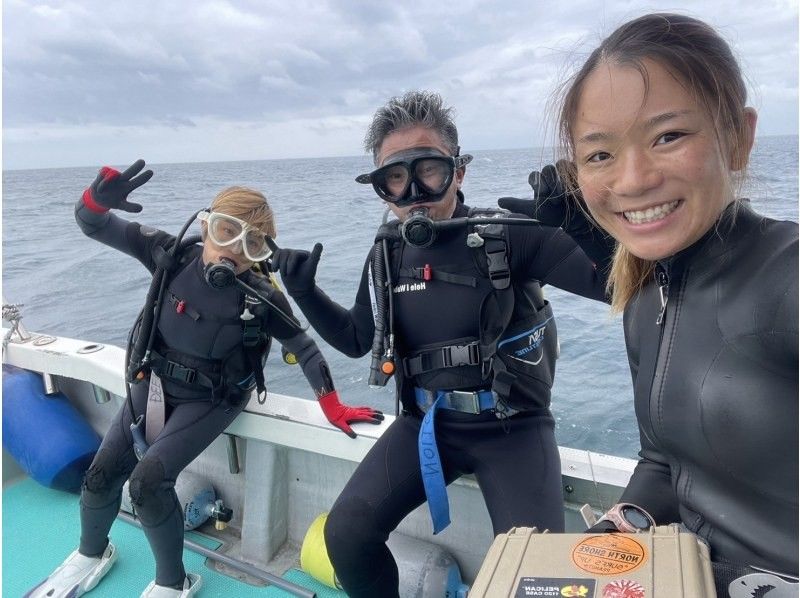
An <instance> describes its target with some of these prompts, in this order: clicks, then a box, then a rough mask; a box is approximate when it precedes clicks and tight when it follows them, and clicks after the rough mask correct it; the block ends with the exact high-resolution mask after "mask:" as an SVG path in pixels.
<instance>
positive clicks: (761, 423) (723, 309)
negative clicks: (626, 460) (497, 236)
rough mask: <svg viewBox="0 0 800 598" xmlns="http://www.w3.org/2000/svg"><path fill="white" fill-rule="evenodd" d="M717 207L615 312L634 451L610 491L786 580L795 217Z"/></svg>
mask: <svg viewBox="0 0 800 598" xmlns="http://www.w3.org/2000/svg"><path fill="white" fill-rule="evenodd" d="M731 213H732V208H728V210H727V211H726V212H725V213H724V214H723V217H722V219H721V220H720V222H719V223H718V225H717V226H716V227H715V228H713V229H712V230H711V231H709V233H708V234H707V235H706V236H705V237H704V238H703V239H701V240H700V241H698V242H697V243H696V244H695V245H693V246H692V247H690V248H688V249H686V250H684V251H682V252H680V253H679V254H677V255H676V256H674V257H673V258H671V259H669V260H666V261H664V262H661V263H659V264H658V266H657V270H656V279H657V282H655V281H654V282H651V283H650V284H649V285H647V286H646V287H645V288H644V289H643V290H642V291H641V292H640V293H639V294H638V295H637V296H636V297H635V298H634V300H633V301H632V302H631V303H630V304H629V305H628V307H627V308H626V309H625V319H624V323H625V340H626V344H627V349H628V357H629V360H630V366H631V372H632V374H633V383H634V393H635V403H636V415H637V419H638V421H639V429H640V434H641V442H642V451H641V453H640V455H641V460H640V461H639V464H638V465H637V467H636V470H635V472H634V474H633V477H632V479H631V481H630V484H629V485H628V487H627V489H626V490H625V493H624V494H623V496H622V501H624V502H631V503H635V504H637V505H640V506H642V507H644V508H645V509H646V510H647V511H649V512H650V513H651V514H652V515H653V516H654V518H655V520H656V522H657V523H668V522H678V521H680V522H683V523H684V524H685V525H686V526H687V527H688V528H689V529H690V530H691V531H693V532H695V533H696V534H698V535H699V536H701V537H703V538H705V539H706V540H707V541H708V543H709V544H710V547H711V556H712V560H714V561H715V562H718V563H719V562H730V563H734V564H738V565H755V566H758V567H763V568H766V569H770V570H773V571H778V572H783V573H788V574H792V575H795V576H796V575H797V564H798V563H797V560H798V536H797V529H798V406H797V403H798V352H797V348H798V345H797V343H798V336H797V321H798V316H797V306H798V284H797V269H798V261H797V260H798V245H797V238H798V233H797V224H796V223H793V222H777V221H774V220H770V219H768V218H763V217H761V216H760V215H758V214H756V213H755V212H753V211H752V209H751V208H750V207H749V206H748V204H747V203H743V204H742V205H741V206H740V209H739V213H738V214H737V215H736V217H735V220H734V223H733V225H732V227H731V224H730V216H731ZM659 283H660V284H662V285H667V286H668V291H667V293H668V294H667V297H668V299H667V303H666V307H665V309H664V310H663V321H662V323H661V324H657V323H656V321H657V320H658V319H659V313H660V312H661V311H662V305H661V301H660V298H659V289H658V287H659ZM717 578H718V584H719V585H718V593H719V595H720V596H727V595H728V594H727V583H724V581H721V578H720V575H717ZM722 592H725V593H722Z"/></svg>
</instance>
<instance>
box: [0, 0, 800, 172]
mask: <svg viewBox="0 0 800 598" xmlns="http://www.w3.org/2000/svg"><path fill="white" fill-rule="evenodd" d="M662 9H663V8H662V7H656V8H655V10H662ZM669 9H670V10H680V11H681V12H688V13H689V14H693V15H694V16H698V17H700V18H703V19H705V20H707V21H708V22H709V23H711V24H712V25H714V26H715V27H717V28H718V29H719V30H720V32H721V33H722V34H723V35H724V36H725V37H726V38H727V39H728V40H729V41H730V42H731V43H732V44H733V46H734V48H735V50H736V52H737V55H738V56H739V57H740V59H741V61H742V65H743V67H744V69H745V71H746V72H747V74H748V76H749V78H750V80H751V81H752V87H753V101H754V103H755V104H756V106H757V107H758V108H759V109H760V111H761V116H760V121H759V130H760V132H761V133H762V134H781V133H796V132H797V97H798V95H797V53H798V51H797V22H798V6H797V2H796V1H794V0H793V1H786V0H768V1H766V2H761V3H758V5H753V6H750V5H746V4H745V3H740V2H723V1H722V0H717V1H709V2H706V3H704V4H703V6H702V7H699V6H697V3H695V2H689V1H688V0H682V1H679V2H674V6H670V7H669ZM651 10H654V7H653V6H652V3H650V2H645V1H634V0H630V1H623V0H619V1H614V2H612V1H607V2H600V3H598V2H588V1H581V2H570V3H566V2H544V3H542V2H539V3H533V2H519V1H514V0H507V1H503V0H498V1H495V2H485V1H484V2H478V1H474V0H464V1H462V2H459V3H458V5H457V6H454V5H452V4H448V3H428V2H423V1H421V0H420V1H416V2H404V3H386V4H384V3H377V2H370V1H367V0H357V1H349V2H348V1H340V2H336V1H333V0H328V1H325V0H320V1H310V0H299V1H293V2H277V1H273V0H270V1H267V2H262V1H256V0H252V1H248V0H237V1H235V2H234V1H222V0H200V1H199V2H196V3H189V2H156V1H154V0H142V1H140V2H137V3H126V2H100V1H99V0H85V1H82V2H74V1H73V2H68V1H67V2H55V1H52V3H51V4H48V3H41V2H40V3H35V4H33V3H30V2H23V1H21V0H6V1H5V2H4V3H3V19H4V35H3V108H4V110H3V116H4V138H3V144H4V150H5V151H4V154H5V167H6V168H17V167H34V166H62V165H83V164H96V163H99V162H103V161H112V160H118V161H119V162H125V161H127V160H129V159H130V158H131V157H134V158H135V157H138V156H139V155H145V156H147V157H148V159H149V160H150V161H187V160H208V159H210V160H215V159H218V160H227V159H244V158H252V159H257V158H273V157H298V156H316V155H320V153H325V155H331V154H340V155H341V154H356V153H359V152H360V139H361V136H362V135H363V128H364V125H365V123H366V122H367V120H368V118H369V116H370V115H371V113H372V111H373V110H374V109H375V108H376V107H377V106H378V105H380V104H381V103H383V102H384V101H385V100H386V99H387V98H388V97H389V96H391V95H395V94H397V93H400V92H401V91H403V90H405V89H410V88H416V87H423V88H430V89H436V90H438V91H441V92H442V93H443V94H444V95H445V97H446V99H447V101H448V102H449V103H451V104H452V105H454V106H455V107H456V109H457V113H458V118H459V126H460V129H461V133H462V139H463V140H464V142H465V143H466V144H468V145H469V146H470V147H474V148H476V149H479V148H500V147H519V146H534V145H538V144H540V143H542V142H543V141H544V137H543V132H544V125H545V119H544V116H545V115H546V114H547V102H548V99H549V98H550V95H551V92H552V90H553V89H554V88H555V87H556V85H557V83H558V82H559V81H560V80H561V79H562V78H563V75H564V73H565V71H566V70H567V69H568V67H569V65H570V64H571V63H576V62H578V61H580V60H581V58H582V57H584V56H585V53H586V52H587V51H588V50H590V49H591V48H592V47H593V46H594V45H596V43H597V42H598V41H599V40H600V39H601V38H602V37H603V36H604V35H605V34H607V33H609V32H610V31H611V30H613V28H614V27H616V26H617V25H618V24H619V23H620V22H622V21H623V20H625V19H627V18H630V17H633V16H636V15H638V14H642V13H643V12H647V11H651ZM248 131H250V132H248ZM254 131H258V132H260V134H261V135H263V137H262V138H257V137H255V133H253V132H254ZM226 135H227V137H226ZM204 136H205V138H208V139H213V140H214V143H213V144H203V143H202V139H203V138H204ZM236 136H245V137H246V138H247V141H248V144H247V147H248V148H249V149H248V151H247V153H246V155H242V151H243V150H241V149H238V150H236V151H235V152H234V154H235V155H230V154H226V153H222V152H228V151H230V148H236V147H240V146H241V145H242V144H241V143H239V144H237V143H236V142H237V139H236V138H235V137H236ZM229 137H230V138H229ZM287 140H289V142H288V143H287ZM353 140H356V142H355V144H353ZM287 148H290V149H287ZM287 151H291V152H292V153H291V154H287V153H286V152H287ZM168 152H173V153H174V155H172V154H169V153H168Z"/></svg>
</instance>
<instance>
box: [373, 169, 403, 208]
mask: <svg viewBox="0 0 800 598" xmlns="http://www.w3.org/2000/svg"><path fill="white" fill-rule="evenodd" d="M373 181H374V185H375V187H376V190H377V191H378V193H379V194H381V195H382V196H384V197H385V198H386V199H388V200H389V201H391V200H395V201H396V200H398V199H400V198H401V197H403V195H404V194H405V192H406V189H408V184H409V183H410V182H411V175H410V173H409V170H408V165H407V164H406V163H404V162H401V163H397V164H390V165H389V166H384V167H383V168H380V169H378V170H377V171H376V172H375V173H374V174H373Z"/></svg>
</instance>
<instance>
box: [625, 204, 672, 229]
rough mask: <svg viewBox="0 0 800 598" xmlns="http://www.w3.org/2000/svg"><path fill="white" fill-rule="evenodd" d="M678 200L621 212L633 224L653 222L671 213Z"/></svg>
mask: <svg viewBox="0 0 800 598" xmlns="http://www.w3.org/2000/svg"><path fill="white" fill-rule="evenodd" d="M679 203H680V201H678V200H676V201H672V202H670V203H664V204H661V205H660V206H655V207H654V208H647V209H646V210H638V211H632V212H623V214H624V215H625V219H626V220H627V221H628V222H631V223H633V224H645V223H647V222H654V221H656V220H661V219H662V218H664V217H665V216H667V215H668V214H671V213H672V212H673V211H674V210H675V208H677V207H678V204H679Z"/></svg>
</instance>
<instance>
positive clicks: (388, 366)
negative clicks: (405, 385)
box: [381, 361, 394, 376]
mask: <svg viewBox="0 0 800 598" xmlns="http://www.w3.org/2000/svg"><path fill="white" fill-rule="evenodd" d="M381 371H382V372H383V373H384V374H386V375H387V376H390V375H392V374H394V363H393V362H391V361H384V362H383V363H382V364H381Z"/></svg>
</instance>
